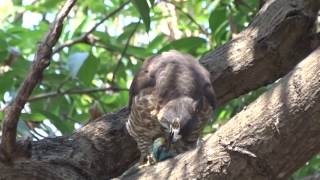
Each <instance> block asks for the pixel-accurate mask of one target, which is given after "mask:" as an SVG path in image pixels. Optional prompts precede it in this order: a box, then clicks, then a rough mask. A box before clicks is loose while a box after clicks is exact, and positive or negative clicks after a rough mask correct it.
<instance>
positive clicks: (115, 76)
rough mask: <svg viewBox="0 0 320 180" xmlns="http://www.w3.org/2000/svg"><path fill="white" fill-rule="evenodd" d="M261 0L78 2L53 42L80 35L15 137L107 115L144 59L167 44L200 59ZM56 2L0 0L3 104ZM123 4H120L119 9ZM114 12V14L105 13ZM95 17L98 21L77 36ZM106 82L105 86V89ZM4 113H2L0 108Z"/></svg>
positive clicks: (223, 116) (56, 57) (228, 113)
mask: <svg viewBox="0 0 320 180" xmlns="http://www.w3.org/2000/svg"><path fill="white" fill-rule="evenodd" d="M259 2H260V1H258V0H249V1H235V0H213V1H209V0H203V1H198V0H189V1H180V0H179V1H178V0H163V1H155V0H132V1H131V2H130V3H127V1H123V0H112V1H96V0H86V1H79V2H78V4H77V5H76V8H75V9H74V10H73V11H72V15H71V16H70V18H69V19H68V20H67V22H66V23H65V27H64V30H63V33H62V35H61V37H60V40H59V43H58V44H57V46H56V48H57V49H58V47H59V46H61V45H63V44H68V43H70V42H72V41H74V40H77V39H79V38H80V40H79V41H77V42H75V43H70V45H66V47H64V48H62V49H61V50H59V51H58V52H55V53H54V54H53V57H52V62H51V64H50V66H49V68H48V69H46V71H45V74H44V76H43V79H42V82H41V83H40V84H39V86H38V87H37V88H36V89H35V90H34V92H33V94H32V97H31V99H30V100H29V102H28V103H27V105H26V106H25V108H24V110H23V114H22V116H21V117H20V123H19V128H18V131H19V133H18V136H20V137H25V136H31V137H33V139H34V140H37V139H41V138H43V137H46V136H55V135H60V134H70V133H72V132H73V131H74V130H75V129H76V128H78V127H81V125H83V124H84V123H85V122H87V120H88V119H90V115H89V110H88V109H89V107H90V106H91V105H93V104H95V103H97V104H99V107H100V108H101V110H102V111H103V112H105V113H107V112H111V111H115V110H117V109H119V108H120V107H122V106H125V105H126V104H127V101H128V91H127V89H128V88H129V86H130V83H131V81H132V78H133V75H134V74H135V72H136V71H137V70H138V68H139V66H140V65H141V64H142V62H143V60H144V59H146V58H148V57H149V56H152V55H154V54H156V53H160V52H163V51H167V50H170V49H177V50H179V51H182V52H186V53H190V54H192V55H194V56H195V57H200V56H201V55H203V54H204V53H205V52H207V51H209V50H211V49H214V48H216V47H218V46H220V45H222V44H224V43H225V42H227V41H228V40H230V39H231V38H232V36H233V35H235V34H236V33H238V32H240V31H241V30H243V29H244V28H245V27H246V26H247V25H248V24H249V23H250V22H251V21H252V18H253V16H254V15H255V13H256V12H257V10H258V8H259V5H260V4H259ZM125 3H127V4H125ZM61 4H62V1H56V0H33V1H29V0H4V1H3V2H1V3H0V20H1V22H2V23H1V24H0V84H1V86H0V97H1V102H0V108H1V109H3V108H4V107H5V106H6V105H8V104H9V103H10V101H11V100H12V99H13V98H14V97H15V95H16V92H17V90H18V88H19V86H20V85H21V83H22V82H23V80H24V78H25V77H26V75H27V73H28V70H29V67H30V65H31V63H32V60H33V58H34V53H35V51H36V48H37V43H38V42H39V41H41V38H42V37H43V36H44V35H45V33H46V32H47V31H48V29H49V27H50V23H51V22H53V20H54V16H55V14H56V13H57V12H58V10H59V8H60V7H61ZM123 4H125V5H124V7H123V8H119V7H120V6H121V5H123ZM113 11H114V12H115V13H114V14H113V15H112V16H110V17H108V14H109V13H111V12H113ZM140 19H142V22H141V23H140ZM100 21H102V24H101V25H98V26H97V27H96V28H94V29H93V31H92V32H91V33H88V34H87V35H86V36H85V37H84V38H83V35H85V34H86V33H87V32H88V31H89V30H90V29H91V28H92V27H94V26H95V25H96V24H97V23H99V22H100ZM81 38H82V39H81ZM108 88H109V89H110V90H105V89H108ZM266 88H267V87H265V88H261V89H259V90H256V91H254V92H251V93H249V94H247V95H245V96H243V97H240V98H238V99H235V100H233V101H231V102H230V103H228V104H226V105H225V106H224V107H221V108H220V109H218V110H217V112H216V114H215V118H214V120H213V121H212V122H210V123H208V124H207V126H206V127H205V129H204V134H207V133H212V132H213V131H215V130H216V128H217V127H219V125H221V124H223V123H224V122H225V121H227V120H228V119H230V118H231V117H232V116H233V115H234V114H235V113H236V112H238V111H240V110H241V109H242V108H243V107H244V106H246V105H247V104H249V103H250V102H252V101H253V100H254V99H255V98H256V97H257V96H258V95H260V94H261V93H262V92H264V91H265V89H266ZM88 89H89V91H86V90H88ZM99 89H101V90H99ZM90 90H92V91H90ZM61 92H65V93H61ZM71 92H76V93H71ZM82 92H83V93H82ZM37 97H38V98H37ZM2 119H3V112H0V120H2ZM319 164H320V163H319V157H318V156H317V157H315V159H313V160H311V161H310V162H309V165H308V166H307V167H305V168H303V169H302V170H300V171H299V172H297V173H296V174H295V175H294V177H295V178H298V177H303V176H305V175H308V174H309V173H312V172H315V171H317V170H319V169H320V167H319Z"/></svg>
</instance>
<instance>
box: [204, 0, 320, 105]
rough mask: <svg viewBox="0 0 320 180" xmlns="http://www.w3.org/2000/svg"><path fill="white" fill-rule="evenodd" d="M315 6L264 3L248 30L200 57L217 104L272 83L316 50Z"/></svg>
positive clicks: (312, 1)
mask: <svg viewBox="0 0 320 180" xmlns="http://www.w3.org/2000/svg"><path fill="white" fill-rule="evenodd" d="M319 4H320V1H317V0H307V1H301V0H293V1H285V0H279V1H275V0H270V1H267V2H266V3H265V4H264V7H263V8H262V9H261V10H260V11H259V13H258V15H257V17H256V18H255V19H254V21H253V22H252V23H251V24H250V26H249V27H248V28H246V29H245V30H244V31H243V32H241V33H239V34H238V35H237V36H236V37H235V38H234V39H233V40H231V41H230V42H228V43H226V44H225V45H224V46H222V47H220V48H218V49H216V50H215V51H213V52H210V53H208V54H207V55H205V56H204V57H202V58H201V63H202V64H203V65H204V66H205V67H207V69H208V70H209V71H210V72H211V79H212V81H213V87H214V88H215V90H216V92H217V96H218V99H220V101H219V103H220V104H224V103H225V102H226V101H228V100H229V99H232V98H234V97H237V96H239V95H242V94H245V93H247V92H248V91H250V90H253V89H256V88H257V87H260V86H264V85H266V84H269V83H271V82H274V81H275V80H277V79H278V78H280V77H281V76H283V75H284V74H286V73H287V72H288V71H289V70H290V69H292V68H293V67H294V66H295V65H296V64H297V63H298V62H299V61H300V60H301V58H303V57H305V56H306V55H308V54H309V53H310V52H311V51H312V50H313V49H314V48H315V47H317V46H315V47H313V45H314V44H313V40H314V36H313V34H314V33H315V32H314V30H315V29H314V22H315V20H316V18H317V12H318V10H319V6H320V5H319ZM220 76H224V77H220ZM253 77H254V80H251V81H249V82H248V80H249V79H252V78H253ZM235 79H237V80H236V81H235Z"/></svg>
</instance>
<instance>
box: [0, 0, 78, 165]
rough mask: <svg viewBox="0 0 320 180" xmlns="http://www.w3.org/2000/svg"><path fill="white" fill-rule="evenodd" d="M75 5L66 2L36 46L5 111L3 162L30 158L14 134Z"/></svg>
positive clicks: (72, 1) (28, 146)
mask: <svg viewBox="0 0 320 180" xmlns="http://www.w3.org/2000/svg"><path fill="white" fill-rule="evenodd" d="M75 3H76V0H68V1H67V2H66V3H65V4H64V6H63V8H62V9H61V11H60V12H59V13H58V15H57V16H56V19H55V21H54V22H53V24H52V26H51V28H50V30H49V32H48V34H47V35H46V36H45V37H44V39H43V40H42V42H41V43H40V44H39V45H38V50H37V52H36V55H35V58H34V61H33V63H32V66H31V70H30V71H29V74H28V75H27V77H26V79H25V80H24V82H23V83H22V85H21V86H20V88H19V90H18V93H17V96H16V98H15V99H14V100H13V102H12V103H11V105H9V106H8V107H7V108H6V109H5V116H4V122H3V131H2V141H1V147H0V148H1V149H0V154H1V155H0V156H1V158H2V159H1V160H2V161H3V162H12V160H14V159H18V158H21V157H30V156H31V152H30V150H31V143H30V142H29V141H28V142H27V141H26V142H23V143H21V144H22V145H23V146H24V147H19V148H18V147H17V146H18V144H17V142H16V134H17V125H18V121H19V116H20V114H21V110H22V109H23V107H24V105H25V103H26V102H27V100H28V98H29V96H30V95H31V93H32V91H33V89H34V88H35V87H36V85H37V84H38V83H39V82H40V81H41V79H42V73H43V71H44V69H45V68H46V67H48V66H49V64H50V60H51V56H52V47H53V46H54V45H55V44H56V43H57V41H58V39H59V37H60V35H61V32H62V27H63V21H64V19H65V18H66V17H67V15H68V14H69V12H70V10H71V8H72V7H73V6H74V4H75Z"/></svg>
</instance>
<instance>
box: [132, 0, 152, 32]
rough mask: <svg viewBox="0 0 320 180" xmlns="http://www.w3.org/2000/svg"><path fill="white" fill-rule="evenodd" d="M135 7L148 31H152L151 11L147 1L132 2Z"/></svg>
mask: <svg viewBox="0 0 320 180" xmlns="http://www.w3.org/2000/svg"><path fill="white" fill-rule="evenodd" d="M132 3H133V5H134V6H135V7H136V9H137V10H138V11H139V13H140V16H141V18H142V20H143V23H144V25H145V27H146V31H147V32H149V30H150V9H149V6H148V3H147V1H146V0H132Z"/></svg>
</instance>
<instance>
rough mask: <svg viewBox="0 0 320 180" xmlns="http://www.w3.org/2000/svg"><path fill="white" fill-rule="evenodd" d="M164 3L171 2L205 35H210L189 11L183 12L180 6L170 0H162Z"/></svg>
mask: <svg viewBox="0 0 320 180" xmlns="http://www.w3.org/2000/svg"><path fill="white" fill-rule="evenodd" d="M163 1H164V2H166V3H169V4H172V5H173V6H174V7H175V8H176V9H178V10H179V11H180V12H181V13H182V14H183V15H185V16H186V17H187V18H188V19H189V20H190V21H191V22H192V23H194V24H195V25H196V26H198V28H199V30H200V31H201V32H202V33H203V34H205V35H208V36H209V35H210V34H209V33H208V31H206V30H205V29H204V28H203V27H202V26H201V25H200V24H199V23H198V22H197V21H196V20H195V19H194V18H193V17H192V16H191V15H190V14H189V13H187V12H185V11H184V10H183V9H182V7H180V6H178V5H177V4H175V3H174V2H170V1H168V0H163Z"/></svg>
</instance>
